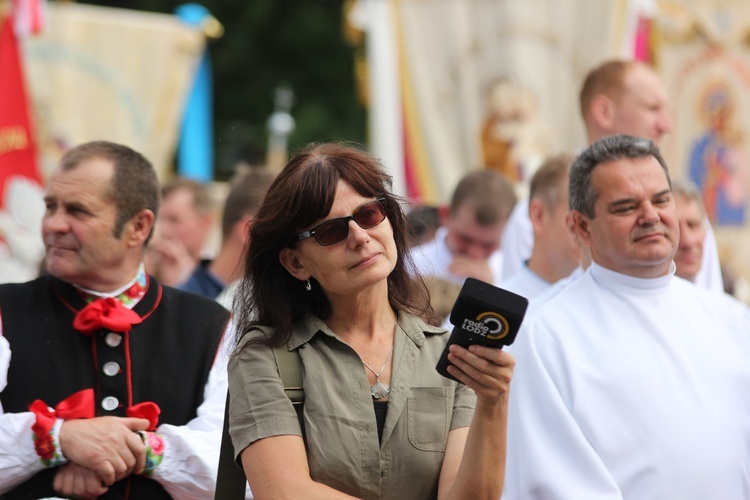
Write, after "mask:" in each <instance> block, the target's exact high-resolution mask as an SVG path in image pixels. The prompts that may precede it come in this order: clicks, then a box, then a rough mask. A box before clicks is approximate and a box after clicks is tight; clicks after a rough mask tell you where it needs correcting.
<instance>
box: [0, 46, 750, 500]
mask: <svg viewBox="0 0 750 500" xmlns="http://www.w3.org/2000/svg"><path fill="white" fill-rule="evenodd" d="M580 103H581V113H582V118H583V121H584V124H585V128H586V132H587V139H588V146H587V147H585V148H583V149H582V150H581V151H578V152H575V153H574V152H562V153H560V154H558V155H555V156H551V157H549V158H547V159H546V161H544V162H543V163H542V165H541V166H540V167H539V168H538V169H537V170H536V172H535V173H534V175H533V178H532V179H531V182H530V185H529V190H528V196H526V197H523V198H522V199H520V200H519V199H517V196H516V190H515V189H514V186H513V184H512V183H511V182H510V181H509V180H508V179H507V178H506V177H505V176H504V175H503V174H502V173H500V172H498V171H493V170H491V169H485V170H479V171H476V172H472V173H469V174H467V175H466V176H465V177H464V178H463V179H461V181H460V182H459V183H458V184H457V186H456V187H455V190H454V192H453V195H452V199H451V201H450V205H449V206H447V207H446V208H445V209H443V208H437V207H419V208H418V209H415V210H408V208H407V207H408V205H407V204H406V203H404V200H403V199H401V198H400V197H399V196H397V195H396V194H395V193H393V191H392V186H391V178H390V176H389V174H388V170H387V168H386V166H384V165H382V164H381V163H380V161H379V160H378V159H377V158H375V157H373V156H372V155H371V154H370V153H368V152H367V151H366V150H364V149H363V148H362V147H360V146H357V145H352V144H347V143H338V142H337V143H321V144H311V145H309V146H308V147H306V148H305V149H304V150H302V151H301V152H299V153H297V154H295V155H294V156H293V157H292V158H291V159H290V160H289V161H288V163H287V164H286V166H285V167H284V168H283V170H282V171H281V172H280V173H278V174H277V175H273V174H271V173H270V172H269V171H267V170H265V169H262V168H258V169H250V170H247V171H242V172H239V173H238V175H237V176H236V178H235V179H233V180H232V182H230V183H229V190H228V194H227V196H226V198H225V201H224V204H223V210H222V216H221V224H220V228H221V230H220V232H221V238H220V244H219V246H218V249H217V250H216V251H215V253H214V255H212V256H207V255H206V254H205V252H204V250H205V249H206V246H207V240H208V238H209V234H210V232H211V228H212V226H213V225H214V224H216V220H215V219H216V218H215V215H214V213H215V211H214V210H213V200H212V196H211V194H210V193H209V191H208V190H207V187H206V186H204V185H201V184H199V183H197V182H194V181H190V180H186V179H177V180H175V181H173V182H170V183H167V184H165V185H163V186H162V185H161V184H160V183H159V181H158V179H157V177H156V174H155V172H154V169H153V167H152V166H151V164H150V163H149V161H148V160H147V159H146V158H144V157H143V156H142V155H141V154H139V153H138V152H136V151H134V150H132V149H131V148H129V147H127V146H124V145H119V144H114V143H111V142H106V141H96V142H91V143H86V144H82V145H79V146H77V147H75V148H72V149H70V150H69V151H67V152H66V153H65V155H64V156H63V158H62V160H61V161H60V163H59V165H58V166H57V168H56V170H55V171H54V172H53V173H52V175H51V176H50V178H49V180H48V183H47V188H46V195H45V206H46V210H45V214H44V217H43V221H42V238H43V240H44V245H45V249H46V257H45V260H44V266H43V269H44V272H43V273H41V275H40V277H39V278H37V279H36V280H33V281H30V282H28V283H12V284H3V285H0V497H1V498H8V499H16V498H54V497H62V498H98V497H101V498H149V499H150V498H177V499H192V498H195V499H201V498H214V495H215V492H216V491H217V470H218V464H219V461H220V447H221V446H220V445H221V443H222V439H223V438H224V439H225V440H228V441H230V442H231V446H230V447H229V448H228V449H229V450H230V456H229V462H230V466H231V467H233V470H235V471H241V475H242V476H244V478H242V477H241V478H240V482H241V483H242V484H241V485H240V486H241V487H240V494H239V496H238V497H240V498H241V497H243V496H244V497H253V496H255V497H256V498H287V497H291V498H296V497H302V496H305V497H311V498H460V499H464V498H488V499H499V498H501V497H502V498H506V499H512V500H515V499H535V498H538V499H582V498H586V499H588V498H601V499H609V498H613V499H614V498H628V499H650V498H654V499H657V498H685V499H704V498H722V499H743V498H748V492H750V469H748V467H747V464H748V463H750V400H749V399H748V398H747V397H746V395H745V394H746V392H747V390H748V388H750V363H748V360H750V309H749V308H748V307H747V306H746V305H744V304H742V303H740V302H738V301H736V300H735V299H734V298H732V297H731V296H730V295H729V294H727V293H725V292H724V289H723V283H722V281H721V274H720V268H719V262H718V257H717V255H718V253H717V251H716V243H715V240H714V237H713V232H712V230H711V226H710V224H709V223H708V221H707V218H706V210H705V208H704V207H703V203H702V200H701V197H700V192H699V190H698V189H697V188H696V187H695V186H694V185H692V184H690V182H689V181H685V180H681V179H672V176H671V175H670V170H669V168H668V165H667V164H666V163H665V161H664V158H663V157H662V155H661V152H660V151H659V148H658V144H659V140H660V139H661V137H662V136H663V135H664V134H666V133H668V132H669V131H670V129H671V123H670V121H669V113H668V110H667V109H668V108H667V106H668V101H667V96H666V94H665V92H664V89H663V87H662V84H661V82H660V80H659V78H658V76H657V75H656V74H655V73H654V72H653V71H652V70H651V69H650V68H649V67H648V66H646V65H644V64H642V63H638V62H632V61H621V60H616V61H609V62H606V63H604V64H602V65H600V66H598V67H596V68H594V69H592V71H591V72H590V73H589V74H588V76H587V78H586V80H585V81H584V82H583V84H582V88H581V93H580ZM467 278H475V279H479V280H482V281H484V282H486V283H490V284H493V285H495V286H499V287H502V288H505V289H507V290H509V291H512V292H514V293H517V294H519V295H521V296H523V297H526V298H527V299H529V301H530V307H529V309H528V312H527V314H526V318H525V319H524V321H523V324H522V326H521V330H520V332H519V333H518V335H517V341H516V342H515V343H514V344H513V345H512V346H510V347H509V348H506V349H499V348H491V347H486V346H480V345H472V346H470V347H468V348H465V347H461V346H459V345H451V346H450V348H449V349H448V351H447V352H448V354H447V356H448V360H449V362H450V364H449V366H448V372H449V373H450V375H451V376H452V377H453V378H447V377H443V376H441V375H440V374H439V373H438V372H437V371H436V369H435V366H436V364H437V362H438V360H439V359H440V357H441V355H442V354H443V351H444V349H446V345H447V341H448V337H449V332H450V330H451V329H453V325H452V324H450V322H449V320H448V317H449V313H450V310H451V307H452V305H453V303H454V301H455V300H456V297H457V296H458V294H459V291H460V288H461V286H462V284H463V283H464V281H465V280H466V279H467ZM230 311H231V312H230ZM290 373H292V374H293V375H291V376H290V375H289V374H290ZM290 377H291V378H293V380H290ZM511 386H512V388H513V390H512V391H511ZM290 391H293V392H295V393H296V394H297V396H295V397H292V396H291V395H290V394H291V392H290ZM300 393H301V395H302V396H301V397H299V395H300ZM223 426H225V430H223V429H222V427H223ZM242 479H244V480H246V484H245V481H243V480H242ZM243 485H244V486H243ZM243 492H244V494H243ZM217 498H218V496H217Z"/></svg>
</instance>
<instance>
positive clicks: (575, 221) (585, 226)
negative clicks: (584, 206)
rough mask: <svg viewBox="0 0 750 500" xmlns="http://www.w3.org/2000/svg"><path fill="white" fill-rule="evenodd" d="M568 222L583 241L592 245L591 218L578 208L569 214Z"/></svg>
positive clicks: (587, 244)
mask: <svg viewBox="0 0 750 500" xmlns="http://www.w3.org/2000/svg"><path fill="white" fill-rule="evenodd" d="M569 217H570V219H568V224H569V225H572V226H573V227H572V230H573V232H574V233H575V234H576V235H577V236H578V238H579V239H580V241H581V243H583V244H584V245H586V246H588V247H590V246H591V219H589V218H588V217H587V216H586V215H584V214H582V213H581V212H579V211H578V210H573V211H572V212H570V214H569Z"/></svg>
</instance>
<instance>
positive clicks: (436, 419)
mask: <svg viewBox="0 0 750 500" xmlns="http://www.w3.org/2000/svg"><path fill="white" fill-rule="evenodd" d="M411 392H412V395H411V397H409V398H408V399H407V402H406V413H407V418H408V426H407V431H408V435H409V442H411V444H412V446H414V447H415V448H416V449H418V450H421V451H437V452H444V451H445V442H446V441H447V439H448V430H449V429H450V422H451V415H452V409H453V389H452V388H450V387H413V388H412V390H411Z"/></svg>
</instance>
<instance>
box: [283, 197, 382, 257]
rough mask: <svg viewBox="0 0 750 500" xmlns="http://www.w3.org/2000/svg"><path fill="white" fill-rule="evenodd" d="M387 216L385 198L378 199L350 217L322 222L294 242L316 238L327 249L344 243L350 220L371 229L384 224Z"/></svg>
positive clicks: (347, 234)
mask: <svg viewBox="0 0 750 500" xmlns="http://www.w3.org/2000/svg"><path fill="white" fill-rule="evenodd" d="M385 215H386V214H385V198H378V199H377V200H375V201H373V202H370V203H368V204H367V205H362V206H361V207H359V208H358V209H357V210H355V211H354V213H352V214H351V215H350V216H349V217H338V218H336V219H331V220H327V221H325V222H321V223H320V224H318V225H317V226H315V227H314V228H312V229H310V230H309V231H305V232H304V233H300V234H298V235H297V236H295V237H294V239H293V241H302V240H306V239H307V238H312V237H315V241H317V242H318V243H320V244H321V245H323V246H324V247H327V246H328V245H334V244H336V243H338V242H340V241H344V240H345V239H346V237H347V236H349V221H350V220H353V221H354V222H356V223H357V225H358V226H359V227H361V228H362V229H370V228H371V227H375V226H377V225H378V224H380V223H381V222H383V221H384V220H385Z"/></svg>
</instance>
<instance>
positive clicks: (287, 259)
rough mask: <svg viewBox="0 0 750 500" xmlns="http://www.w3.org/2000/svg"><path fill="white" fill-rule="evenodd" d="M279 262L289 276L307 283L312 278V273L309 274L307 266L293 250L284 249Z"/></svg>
mask: <svg viewBox="0 0 750 500" xmlns="http://www.w3.org/2000/svg"><path fill="white" fill-rule="evenodd" d="M279 262H281V265H282V266H284V269H286V270H287V272H288V273H289V274H291V275H292V276H294V277H295V278H297V279H298V280H300V281H305V280H306V279H308V278H310V273H308V272H307V269H305V266H304V265H303V264H302V262H301V261H300V260H299V257H297V251H296V250H294V249H293V248H284V249H283V250H281V252H280V253H279Z"/></svg>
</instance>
